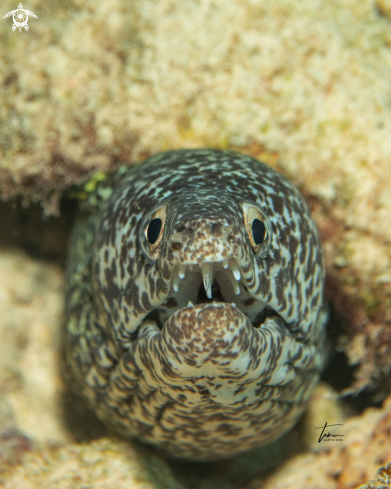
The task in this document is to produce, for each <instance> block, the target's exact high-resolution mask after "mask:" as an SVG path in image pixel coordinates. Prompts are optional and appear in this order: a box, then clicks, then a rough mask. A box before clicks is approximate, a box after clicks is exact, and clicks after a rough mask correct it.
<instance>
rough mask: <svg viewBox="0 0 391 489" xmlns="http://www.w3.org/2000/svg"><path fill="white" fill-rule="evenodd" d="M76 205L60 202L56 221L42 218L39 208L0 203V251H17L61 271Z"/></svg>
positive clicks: (16, 203) (17, 203)
mask: <svg viewBox="0 0 391 489" xmlns="http://www.w3.org/2000/svg"><path fill="white" fill-rule="evenodd" d="M76 210H77V202H75V201H74V200H70V199H64V200H62V201H61V203H60V213H61V214H60V216H59V217H45V216H44V214H43V209H42V207H41V206H40V205H39V204H30V206H29V207H24V206H23V205H22V202H21V200H20V199H18V200H17V201H15V202H11V203H6V202H1V201H0V224H1V232H0V247H7V248H19V249H22V250H23V251H25V252H26V253H28V254H29V255H30V256H32V257H34V258H37V259H40V260H45V261H51V262H56V263H58V264H59V265H61V266H62V267H65V260H66V252H67V243H68V239H69V234H70V231H71V227H72V223H73V221H74V218H75V214H76Z"/></svg>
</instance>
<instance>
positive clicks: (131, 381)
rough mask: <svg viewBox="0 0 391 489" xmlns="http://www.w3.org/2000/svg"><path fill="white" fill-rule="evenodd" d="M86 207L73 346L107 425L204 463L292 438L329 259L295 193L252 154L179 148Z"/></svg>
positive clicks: (75, 254)
mask: <svg viewBox="0 0 391 489" xmlns="http://www.w3.org/2000/svg"><path fill="white" fill-rule="evenodd" d="M85 209H87V211H86V210H85V212H84V214H83V215H82V217H81V218H80V220H79V222H78V224H77V225H76V227H75V230H74V233H73V237H72V240H71V245H70V253H69V263H68V278H67V305H66V307H67V325H66V335H65V341H66V345H65V349H66V354H67V359H68V363H69V365H70V368H71V371H72V372H73V374H74V377H75V379H76V381H77V384H78V386H79V390H80V391H81V393H82V395H83V396H84V397H85V398H87V399H88V401H89V403H90V405H91V406H93V408H94V410H95V411H96V412H97V414H98V416H99V417H100V418H101V419H102V420H104V421H105V422H108V423H110V424H112V425H114V426H115V427H116V428H117V429H118V430H119V431H120V432H121V433H122V434H125V435H127V436H130V437H133V436H134V437H137V438H139V439H140V440H142V441H144V442H147V443H150V444H154V445H156V446H158V447H160V448H163V449H165V450H167V451H168V452H170V453H171V454H172V455H174V456H178V457H182V458H188V459H193V460H212V459H217V458H224V457H229V456H232V455H234V454H236V453H238V452H241V451H244V450H247V449H249V448H252V447H255V446H258V445H263V444H266V443H269V442H271V441H273V440H275V439H276V438H278V437H280V436H281V435H282V434H284V433H285V432H286V431H288V430H289V429H290V428H291V427H292V426H293V425H294V423H295V422H296V421H297V420H298V418H299V417H300V415H301V414H302V413H303V410H304V409H305V407H306V404H307V402H308V399H309V397H310V394H311V392H312V389H313V387H314V386H315V385H316V383H317V381H318V378H319V373H320V371H321V368H322V365H323V359H324V353H323V352H324V350H323V347H324V319H323V316H322V314H321V306H322V293H323V282H324V275H325V272H324V264H323V255H322V249H321V244H320V240H319V236H318V233H317V230H316V227H315V225H314V223H313V221H312V219H311V217H310V214H309V211H308V208H307V206H306V204H305V202H304V200H303V198H302V197H301V195H300V193H299V192H298V190H297V189H296V188H295V187H294V186H293V185H292V184H291V183H289V182H288V181H287V180H286V179H285V178H284V177H282V176H281V175H280V174H279V173H277V172H275V171H274V170H273V169H271V168H269V167H268V166H266V165H264V164H263V163H260V162H258V161H256V160H254V159H253V158H250V157H248V156H244V155H241V154H238V153H233V152H229V151H217V150H179V151H172V152H168V153H162V154H158V155H157V156H155V157H153V158H150V159H149V160H147V161H146V162H145V163H143V164H141V165H139V166H137V167H131V168H128V169H121V170H119V171H118V172H117V173H116V174H114V175H113V176H112V177H111V178H110V179H108V180H106V181H104V182H101V183H100V184H99V185H97V187H96V189H95V190H94V192H93V193H92V194H91V195H90V196H89V198H88V201H87V203H86V204H85ZM193 304H194V305H193Z"/></svg>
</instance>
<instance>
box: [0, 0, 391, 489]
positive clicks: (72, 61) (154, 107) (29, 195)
mask: <svg viewBox="0 0 391 489" xmlns="http://www.w3.org/2000/svg"><path fill="white" fill-rule="evenodd" d="M16 5H17V2H16V1H14V0H5V1H4V2H3V3H2V5H1V8H2V11H3V13H2V15H1V17H2V16H3V15H4V14H5V13H6V12H8V11H10V10H12V9H14V8H16ZM25 8H28V9H29V10H31V11H33V12H35V14H36V15H37V16H38V17H39V18H38V19H31V20H30V22H29V25H30V30H29V31H28V32H25V31H22V32H19V31H18V30H16V31H15V32H13V31H12V29H11V25H12V19H10V18H8V19H0V43H1V46H2V48H3V49H1V52H0V86H1V90H0V196H1V198H2V199H3V200H9V199H12V198H14V197H15V196H17V195H21V196H22V199H23V200H24V202H28V201H29V200H36V201H40V202H42V205H43V206H44V208H45V211H46V213H48V214H50V213H57V212H58V199H59V197H60V195H61V192H62V191H63V190H64V189H65V188H67V187H68V186H69V185H71V184H74V183H77V182H81V181H83V180H84V179H85V178H87V177H88V176H89V175H92V174H93V173H94V172H95V171H105V170H107V169H112V168H115V167H117V166H118V165H120V164H122V163H127V164H134V163H137V162H139V161H141V160H142V159H143V158H144V157H145V156H147V155H150V154H152V153H155V152H157V151H161V150H166V149H172V148H180V147H200V146H212V147H219V148H231V149H236V150H240V151H243V152H246V153H249V154H252V155H253V156H255V157H258V158H260V159H263V160H264V161H266V162H267V163H269V164H271V165H272V166H274V167H275V168H277V169H278V170H280V171H281V172H283V173H284V174H285V175H286V176H288V177H289V178H290V179H291V180H292V181H293V182H294V183H295V184H297V185H298V186H299V188H300V190H301V191H302V192H303V194H304V195H305V197H306V199H307V202H308V203H309V205H310V207H311V210H312V212H313V215H314V218H315V220H316V222H317V225H318V227H319V230H320V233H321V236H322V240H323V243H324V248H325V256H326V264H327V271H328V283H327V296H326V299H327V302H328V303H329V304H330V307H331V312H332V318H334V319H335V318H337V321H336V324H337V326H338V328H337V331H336V332H335V333H334V336H335V338H334V342H335V346H336V348H337V349H338V350H339V351H343V352H344V353H345V354H346V356H347V359H348V362H349V363H350V365H352V366H356V367H357V368H356V371H355V382H354V383H353V384H349V385H348V386H347V385H345V386H344V387H347V388H348V389H350V391H351V392H357V391H358V390H360V389H364V388H366V387H369V388H371V389H372V390H373V391H375V392H376V391H377V395H378V399H379V398H380V397H386V396H387V395H388V394H389V392H390V375H389V374H390V371H391V370H390V369H391V357H390V355H389V351H390V348H391V227H390V225H389V216H390V214H391V197H390V195H391V193H390V191H389V189H390V186H391V138H390V137H389V134H390V132H391V112H390V100H391V99H390V82H389V81H390V79H391V3H390V1H389V0H374V1H372V0H363V1H360V2H358V1H356V0H338V1H337V0H331V1H328V2H322V1H321V0H303V1H300V2H297V1H294V0H278V1H274V2H267V1H265V0H245V1H242V0H232V1H230V2H223V1H222V0H184V1H181V2H177V1H175V0H158V1H156V0H155V1H153V0H144V1H142V2H125V1H124V0H112V1H110V2H90V3H86V2H82V1H81V0H72V1H65V2H60V1H54V2H47V3H42V2H37V1H36V0H30V1H29V3H28V5H27V4H26V5H25ZM1 219H2V229H4V222H5V220H6V219H7V217H4V216H3V217H1ZM7 229H8V228H7ZM40 229H41V228H40ZM47 229H48V228H46V230H47ZM23 233H24V229H23V230H22V233H21V234H23ZM38 234H39V233H38ZM49 235H50V232H49ZM39 239H41V241H42V244H43V245H45V246H46V243H47V242H48V241H50V239H48V234H47V232H42V236H41V237H40V236H38V235H37V236H35V238H34V245H36V244H37V243H38V242H39ZM42 244H41V246H42ZM0 276H1V281H0V282H1V283H0V286H1V287H0V308H1V310H2V311H4V307H6V310H7V314H4V313H3V314H1V315H0V340H1V341H0V391H1V392H2V393H4V395H3V396H2V397H1V399H0V460H7V461H9V460H14V461H16V462H18V461H19V460H20V459H21V457H22V458H23V457H24V454H25V453H26V452H27V453H28V452H29V450H32V449H35V448H34V446H35V445H34V443H35V442H36V441H40V442H43V443H48V442H49V441H50V440H53V441H55V443H64V444H66V445H65V448H62V449H60V452H61V450H64V452H61V453H68V454H69V453H70V452H67V450H68V448H69V445H67V444H68V443H70V441H69V440H70V438H71V434H70V432H69V431H68V429H67V428H66V427H65V426H64V420H63V418H62V417H61V416H60V413H59V410H60V409H61V406H62V395H63V391H62V389H63V384H62V382H61V378H60V376H59V372H58V370H56V369H57V365H58V363H57V353H56V351H57V350H56V348H57V346H58V341H59V338H58V336H57V334H58V331H59V327H60V322H61V307H62V305H61V304H62V283H63V275H62V271H61V270H60V269H59V268H58V267H56V266H49V267H47V266H43V265H42V263H40V262H37V261H34V260H31V259H30V258H29V257H26V256H23V255H19V254H15V255H14V254H9V253H8V252H7V253H3V254H2V255H1V257H0ZM4 277H5V278H4ZM334 319H333V320H334ZM330 327H331V329H332V328H333V327H334V324H331V325H330ZM341 328H342V329H343V331H342V329H341ZM332 358H333V357H332ZM327 402H329V401H327ZM322 406H323V407H322V409H324V407H325V403H323V404H322ZM335 408H336V406H335V405H332V407H328V408H327V409H326V411H324V412H327V413H332V412H334V409H335ZM319 409H320V408H319ZM387 409H389V403H388V404H387V405H386V407H385V408H384V409H383V411H377V410H375V411H369V412H366V413H365V414H364V415H363V416H361V417H359V418H357V419H356V420H351V421H349V423H353V424H349V426H351V427H352V430H351V431H349V430H348V431H347V432H346V434H347V438H346V439H349V440H350V441H349V443H350V442H351V443H352V445H350V444H349V445H347V448H346V450H345V452H343V451H342V449H341V448H340V447H339V446H338V447H336V448H335V449H332V450H331V452H330V453H329V454H328V453H326V452H322V451H320V452H319V453H316V454H315V453H314V454H309V455H308V454H307V455H303V456H299V457H298V458H295V459H293V460H292V461H291V462H289V463H288V464H287V465H286V466H284V468H283V471H282V472H281V473H280V474H277V475H276V477H280V478H279V479H278V480H277V479H276V481H279V482H278V484H282V485H281V487H289V484H290V483H292V484H296V482H297V481H300V483H301V482H303V481H304V479H300V478H299V479H297V478H295V477H297V474H299V475H300V474H301V476H302V477H304V478H305V474H307V476H308V474H317V478H316V483H317V484H318V486H319V487H324V488H328V487H330V488H332V487H338V488H340V487H354V484H364V483H366V481H367V480H369V479H373V478H374V477H375V474H376V470H377V468H378V467H379V466H380V465H382V464H383V465H384V464H386V462H387V460H382V456H383V455H384V454H386V455H387V454H388V452H387V450H388V443H389V438H388V439H387V438H384V436H385V435H384V433H387V430H388V429H389V421H388V419H389V418H388V417H387V416H388V415H387V414H386V413H387V412H388V411H387ZM341 415H342V413H341ZM381 420H383V421H384V423H383V422H381ZM354 423H356V425H354ZM382 423H383V424H382ZM353 426H357V427H358V428H357V429H358V431H359V432H360V430H361V431H363V432H365V433H366V435H365V436H366V438H365V437H364V438H362V439H360V440H361V441H360V440H356V439H355V438H354V436H353V434H350V435H348V434H349V433H353V432H355V429H353ZM365 426H366V427H367V428H365ZM368 430H369V431H368ZM371 430H372V432H373V436H372V435H371V436H372V438H371V436H370V435H369V434H368V433H369V432H370V431H371ZM73 436H74V435H73ZM382 437H383V438H382ZM381 439H383V440H384V448H381V444H380V441H379V440H381ZM363 440H364V441H365V440H366V441H365V443H367V447H368V449H364V448H363V447H364V445H365V443H364V441H363ZM107 443H108V445H107V446H109V445H110V442H107ZM310 444H311V443H310ZM351 446H357V447H358V452H354V450H353V451H352V450H351V448H350V447H351ZM360 447H361V448H360ZM47 449H48V448H42V449H41V450H43V451H42V452H40V453H44V451H45V450H47ZM93 449H95V448H93ZM72 450H73V449H72ZM75 450H76V451H75V452H72V453H76V454H78V453H79V452H78V450H79V449H78V448H75ZM370 450H373V451H370ZM60 452H59V453H60ZM273 453H276V452H273ZM381 453H383V455H381ZM354 454H356V455H357V464H358V465H357V466H356V465H355V463H356V462H355V460H354ZM78 456H79V455H75V457H76V458H77V457H78ZM387 456H388V455H387ZM306 457H307V458H306ZM363 457H367V460H368V463H366V462H365V460H366V459H364V458H363ZM248 460H259V459H257V458H256V459H252V458H251V457H248V458H247V459H246V462H241V463H242V464H243V467H246V470H247V469H248V466H246V463H250V462H248ZM276 460H279V459H278V458H277V457H276ZM360 460H361V464H360V462H359V461H360ZM363 460H364V462H363ZM7 463H8V462H7ZM75 463H76V462H75ZM77 463H78V462H77ZM238 464H239V462H238ZM294 464H296V465H295V467H294V466H293V465H294ZM333 464H337V465H333ZM338 464H339V465H338ZM341 464H342V465H343V467H342V465H341ZM30 467H31V465H30ZM224 467H226V466H224ZM338 467H339V468H338ZM18 470H19V469H18ZM20 470H21V469H20ZM316 470H318V472H314V471H316ZM295 471H296V475H294V474H295ZM330 474H331V475H330ZM15 477H16V475H15ZM37 477H38V476H37ZM262 477H263V476H262ZM231 478H232V479H235V477H234V476H232V477H231ZM36 480H37V481H40V482H39V483H41V480H40V479H39V478H37V479H36ZM241 480H242V479H241ZM243 480H245V479H243ZM262 480H264V478H263V479H262ZM271 480H272V479H271ZM290 481H291V482H290ZM336 481H337V482H338V484H339V485H337V486H336V484H337V482H336ZM307 482H308V481H307ZM211 484H212V483H211ZM246 484H247V482H246ZM268 484H269V482H268ZM270 484H271V482H270ZM270 484H269V485H270ZM276 484H277V482H276ZM284 484H285V485H284ZM322 484H323V485H322ZM344 484H345V486H344ZM349 484H350V485H349ZM352 484H353V486H352ZM212 485H213V484H212ZM214 485H216V484H214ZM194 487H195V486H194ZM200 487H201V486H200ZM227 487H228V486H227ZM229 487H230V488H231V486H229ZM249 487H250V486H249ZM255 487H257V486H255ZM270 487H271V486H270ZM276 487H280V486H278V485H276ZM295 487H297V485H296V486H295ZM314 487H315V486H314ZM250 489H253V488H252V487H251V488H250Z"/></svg>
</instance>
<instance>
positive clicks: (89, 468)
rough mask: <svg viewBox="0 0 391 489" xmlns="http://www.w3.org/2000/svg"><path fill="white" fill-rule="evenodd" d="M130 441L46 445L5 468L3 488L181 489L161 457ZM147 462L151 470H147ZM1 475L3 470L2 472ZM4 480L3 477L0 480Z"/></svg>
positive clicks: (105, 440) (103, 440)
mask: <svg viewBox="0 0 391 489" xmlns="http://www.w3.org/2000/svg"><path fill="white" fill-rule="evenodd" d="M136 448H137V449H135V448H133V447H131V445H130V444H129V443H126V442H118V441H115V440H107V439H102V440H99V441H95V442H92V443H89V444H88V445H83V444H81V445H68V446H66V447H61V448H54V447H46V448H42V449H37V450H35V451H34V452H30V453H27V454H26V455H25V456H24V458H23V465H18V466H17V467H14V468H13V469H12V471H10V472H11V473H10V472H8V471H5V473H4V475H3V481H4V482H3V484H4V485H3V486H1V487H4V489H38V488H39V489H46V488H48V489H49V488H50V489H73V488H87V487H96V488H98V487H99V488H100V489H113V488H118V489H130V488H131V489H179V488H180V487H181V486H180V485H179V484H177V483H176V481H175V480H174V479H173V477H172V475H171V473H170V470H169V469H168V468H167V467H166V466H165V464H164V463H163V462H162V461H160V460H159V459H158V458H156V457H153V456H151V454H148V459H147V458H146V454H145V453H144V451H143V450H142V449H141V448H139V447H136ZM147 465H148V468H149V470H145V467H146V466H147ZM0 477H1V473H0ZM0 483H1V479H0Z"/></svg>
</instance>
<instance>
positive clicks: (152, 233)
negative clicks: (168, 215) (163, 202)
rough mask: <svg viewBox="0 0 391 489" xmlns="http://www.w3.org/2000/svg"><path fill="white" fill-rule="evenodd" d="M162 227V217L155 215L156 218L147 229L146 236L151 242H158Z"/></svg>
mask: <svg viewBox="0 0 391 489" xmlns="http://www.w3.org/2000/svg"><path fill="white" fill-rule="evenodd" d="M162 227H163V222H162V220H161V219H160V217H155V219H152V221H151V222H150V223H149V225H148V227H147V229H146V236H147V240H148V243H149V244H151V245H153V244H155V243H156V241H157V240H158V239H159V236H160V231H161V230H162Z"/></svg>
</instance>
